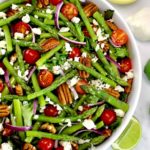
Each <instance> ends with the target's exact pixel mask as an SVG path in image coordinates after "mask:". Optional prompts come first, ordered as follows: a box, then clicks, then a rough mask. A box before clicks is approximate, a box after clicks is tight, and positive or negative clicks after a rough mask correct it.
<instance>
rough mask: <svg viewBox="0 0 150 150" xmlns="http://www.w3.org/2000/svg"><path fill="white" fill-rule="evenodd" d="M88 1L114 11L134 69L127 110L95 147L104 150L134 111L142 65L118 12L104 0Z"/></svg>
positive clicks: (100, 7)
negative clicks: (125, 35) (125, 38)
mask: <svg viewBox="0 0 150 150" xmlns="http://www.w3.org/2000/svg"><path fill="white" fill-rule="evenodd" d="M89 1H91V2H93V3H95V4H96V5H97V6H98V7H99V9H100V10H101V11H103V10H106V9H112V10H114V11H115V13H114V17H113V19H114V22H115V23H116V24H117V25H118V26H119V28H121V29H123V30H124V31H126V33H127V34H128V36H129V43H128V49H129V53H130V56H131V58H132V64H133V70H134V81H133V87H132V92H131V93H130V95H129V99H128V103H129V110H128V112H127V113H126V115H125V117H124V119H123V121H122V124H121V126H119V127H118V128H117V129H116V131H115V132H114V133H113V134H112V136H111V137H110V138H109V139H107V140H106V141H105V142H104V143H102V144H101V145H100V146H98V147H97V150H98V149H99V150H106V149H108V148H109V147H110V146H111V144H112V143H113V142H114V141H115V140H116V139H117V138H118V137H119V136H120V135H121V133H122V132H123V130H124V129H125V128H126V126H127V125H128V123H129V121H130V120H131V118H132V116H133V114H134V111H135V109H136V106H137V104H138V100H139V96H140V91H141V83H142V66H141V60H140V54H139V50H138V48H137V45H136V42H135V39H134V37H133V34H132V33H131V30H130V29H129V27H128V25H127V23H126V22H125V20H124V19H123V18H122V17H121V15H120V14H119V12H118V11H117V10H116V9H115V8H114V7H113V6H112V5H111V4H109V3H108V2H107V1H106V0H89Z"/></svg>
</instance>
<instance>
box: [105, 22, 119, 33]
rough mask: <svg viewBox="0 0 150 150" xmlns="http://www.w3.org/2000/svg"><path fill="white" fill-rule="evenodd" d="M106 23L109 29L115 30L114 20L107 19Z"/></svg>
mask: <svg viewBox="0 0 150 150" xmlns="http://www.w3.org/2000/svg"><path fill="white" fill-rule="evenodd" d="M106 23H107V25H108V26H109V28H110V29H111V30H113V31H115V30H117V29H118V27H117V25H116V24H115V23H114V22H111V21H109V20H107V21H106Z"/></svg>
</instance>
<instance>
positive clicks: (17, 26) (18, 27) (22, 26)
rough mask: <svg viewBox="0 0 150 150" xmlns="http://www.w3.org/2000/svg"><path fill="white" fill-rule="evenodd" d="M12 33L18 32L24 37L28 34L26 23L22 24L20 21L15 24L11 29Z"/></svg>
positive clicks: (28, 29) (28, 27)
mask: <svg viewBox="0 0 150 150" xmlns="http://www.w3.org/2000/svg"><path fill="white" fill-rule="evenodd" d="M12 29H13V33H15V32H19V33H23V34H24V35H25V34H27V33H29V32H30V30H31V29H30V26H29V25H28V24H27V23H24V22H22V21H20V22H18V23H16V24H15V25H14V26H13V27H12Z"/></svg>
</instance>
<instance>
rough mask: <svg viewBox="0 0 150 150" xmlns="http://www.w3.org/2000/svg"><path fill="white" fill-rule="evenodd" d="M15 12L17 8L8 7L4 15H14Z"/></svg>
mask: <svg viewBox="0 0 150 150" xmlns="http://www.w3.org/2000/svg"><path fill="white" fill-rule="evenodd" d="M17 12H18V10H14V9H8V10H7V12H6V16H7V17H11V16H13V15H15V14H16V13H17Z"/></svg>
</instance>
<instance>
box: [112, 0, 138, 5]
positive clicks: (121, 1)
mask: <svg viewBox="0 0 150 150" xmlns="http://www.w3.org/2000/svg"><path fill="white" fill-rule="evenodd" d="M109 1H110V2H111V3H114V4H120V5H127V4H131V3H134V2H135V1H136V0H109Z"/></svg>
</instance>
